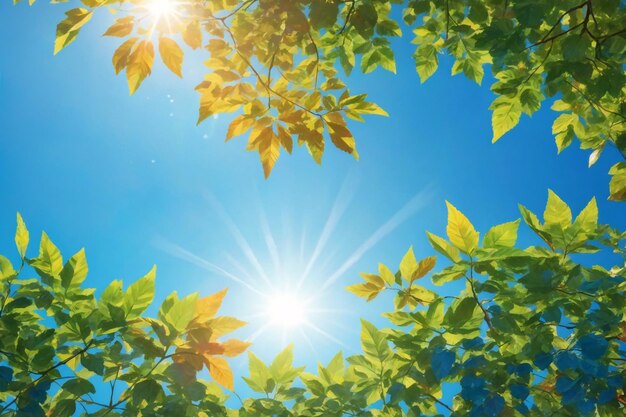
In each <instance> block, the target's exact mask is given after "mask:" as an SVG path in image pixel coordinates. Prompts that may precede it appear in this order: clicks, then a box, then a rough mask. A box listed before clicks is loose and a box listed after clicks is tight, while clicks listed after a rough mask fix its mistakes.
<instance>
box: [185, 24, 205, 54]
mask: <svg viewBox="0 0 626 417" xmlns="http://www.w3.org/2000/svg"><path fill="white" fill-rule="evenodd" d="M183 40H184V41H185V43H186V44H187V45H189V46H190V47H191V48H192V49H198V48H200V47H201V46H202V31H201V30H200V23H199V22H197V21H196V22H191V23H189V24H188V25H187V27H186V28H185V30H184V32H183Z"/></svg>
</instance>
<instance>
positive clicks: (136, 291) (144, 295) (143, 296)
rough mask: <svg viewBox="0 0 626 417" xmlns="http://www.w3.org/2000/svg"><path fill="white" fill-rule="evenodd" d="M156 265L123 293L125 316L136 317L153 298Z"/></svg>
mask: <svg viewBox="0 0 626 417" xmlns="http://www.w3.org/2000/svg"><path fill="white" fill-rule="evenodd" d="M155 277H156V266H153V267H152V269H151V270H150V272H148V274H147V275H146V276H144V277H142V278H140V279H139V280H137V282H135V283H134V284H132V285H131V286H130V287H128V290H127V291H126V294H124V311H125V312H126V317H127V318H134V317H138V316H139V315H141V313H143V312H144V311H145V310H146V309H147V308H148V306H149V305H150V304H151V303H152V300H153V299H154V278H155Z"/></svg>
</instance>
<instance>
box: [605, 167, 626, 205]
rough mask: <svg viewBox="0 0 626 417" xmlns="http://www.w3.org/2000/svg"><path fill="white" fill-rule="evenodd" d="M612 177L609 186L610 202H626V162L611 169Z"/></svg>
mask: <svg viewBox="0 0 626 417" xmlns="http://www.w3.org/2000/svg"><path fill="white" fill-rule="evenodd" d="M609 175H612V176H613V177H612V178H611V182H610V184H609V192H610V196H609V200H614V201H626V162H619V163H617V164H615V165H613V166H612V167H611V170H610V171H609Z"/></svg>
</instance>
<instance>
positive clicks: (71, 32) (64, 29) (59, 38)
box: [54, 8, 92, 55]
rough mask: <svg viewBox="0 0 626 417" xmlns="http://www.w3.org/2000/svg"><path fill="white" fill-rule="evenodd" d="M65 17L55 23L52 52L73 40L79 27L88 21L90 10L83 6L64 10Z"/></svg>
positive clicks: (59, 49) (90, 15)
mask: <svg viewBox="0 0 626 417" xmlns="http://www.w3.org/2000/svg"><path fill="white" fill-rule="evenodd" d="M65 16H66V17H65V19H63V20H62V21H61V22H60V23H59V24H58V25H57V34H56V39H55V41H54V54H55V55H56V54H58V53H59V51H61V49H63V48H65V47H66V46H67V45H69V44H70V43H72V42H74V40H75V39H76V36H78V32H79V31H80V28H82V27H83V26H84V25H85V23H87V22H89V20H90V19H91V17H92V12H90V11H89V10H87V9H83V8H76V9H72V10H68V11H67V12H65Z"/></svg>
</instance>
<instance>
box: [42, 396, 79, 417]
mask: <svg viewBox="0 0 626 417" xmlns="http://www.w3.org/2000/svg"><path fill="white" fill-rule="evenodd" d="M75 412H76V401H74V400H68V399H65V400H59V402H57V403H56V404H54V406H53V407H52V410H51V411H50V413H49V414H48V416H49V417H71V416H73V415H74V413H75Z"/></svg>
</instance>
